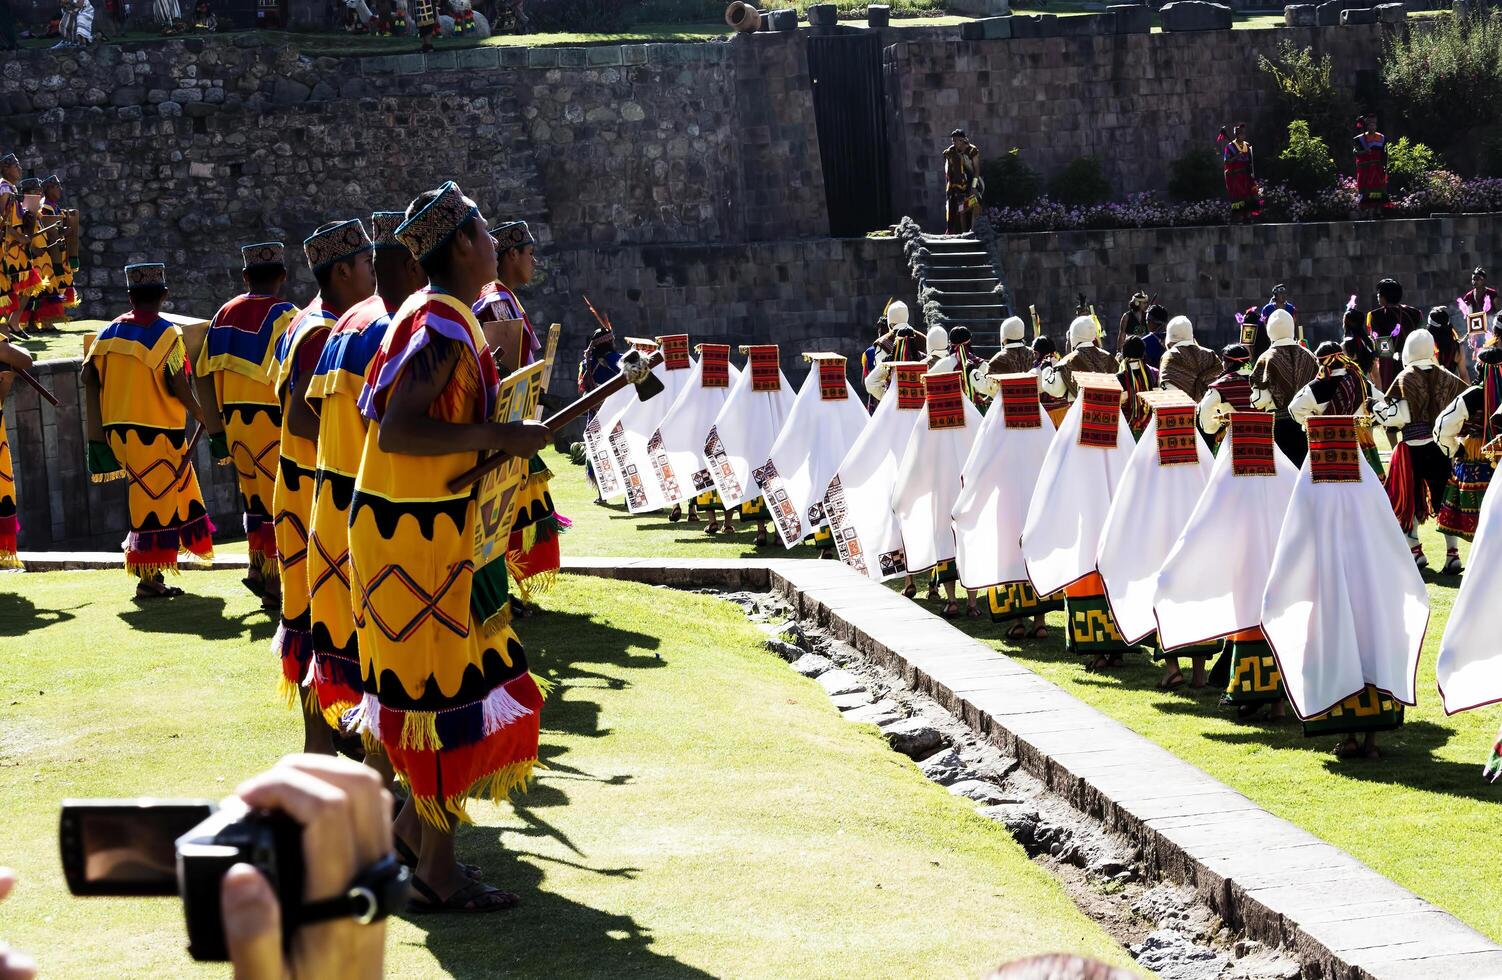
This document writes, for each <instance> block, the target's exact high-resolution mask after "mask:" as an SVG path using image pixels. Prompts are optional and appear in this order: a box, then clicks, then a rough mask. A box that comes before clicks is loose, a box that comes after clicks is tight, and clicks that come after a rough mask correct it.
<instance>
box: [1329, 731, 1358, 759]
mask: <svg viewBox="0 0 1502 980" xmlns="http://www.w3.org/2000/svg"><path fill="white" fill-rule="evenodd" d="M1332 751H1333V752H1334V753H1335V758H1337V759H1354V758H1355V757H1356V756H1358V755H1362V754H1363V750H1362V748H1361V744H1360V743H1359V742H1357V741H1356V737H1355V736H1354V735H1353V736H1351V737H1350V738H1348V739H1346V740H1345V741H1343V742H1337V743H1336V744H1335V748H1334V749H1333V750H1332Z"/></svg>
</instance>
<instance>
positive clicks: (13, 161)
mask: <svg viewBox="0 0 1502 980" xmlns="http://www.w3.org/2000/svg"><path fill="white" fill-rule="evenodd" d="M20 165H21V159H20V158H19V157H17V156H16V155H15V154H14V153H7V154H5V156H3V157H0V167H19V166H20Z"/></svg>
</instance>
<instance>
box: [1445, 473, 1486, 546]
mask: <svg viewBox="0 0 1502 980" xmlns="http://www.w3.org/2000/svg"><path fill="white" fill-rule="evenodd" d="M1492 473H1493V467H1492V464H1491V463H1488V462H1487V461H1486V460H1484V459H1477V460H1469V459H1463V460H1461V461H1460V462H1458V463H1455V464H1454V465H1453V466H1452V467H1451V469H1450V482H1449V483H1447V484H1446V485H1445V500H1444V503H1443V504H1442V505H1441V506H1440V509H1439V518H1438V523H1439V529H1440V531H1442V532H1443V533H1445V534H1453V535H1456V536H1457V537H1461V538H1465V539H1466V540H1467V541H1469V540H1471V538H1473V537H1475V535H1476V522H1477V520H1478V519H1479V518H1480V516H1481V498H1482V497H1483V496H1485V494H1486V488H1487V485H1488V484H1490V483H1491V482H1492Z"/></svg>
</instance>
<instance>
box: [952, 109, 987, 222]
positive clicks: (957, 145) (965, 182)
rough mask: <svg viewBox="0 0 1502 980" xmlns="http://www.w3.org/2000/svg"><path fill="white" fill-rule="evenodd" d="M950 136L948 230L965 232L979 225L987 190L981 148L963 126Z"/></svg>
mask: <svg viewBox="0 0 1502 980" xmlns="http://www.w3.org/2000/svg"><path fill="white" fill-rule="evenodd" d="M949 139H950V144H949V146H948V147H946V148H945V150H944V188H945V198H944V230H945V232H946V233H948V234H950V235H963V234H967V233H968V232H969V231H970V229H971V228H973V227H975V216H976V215H977V214H979V213H980V199H981V193H982V192H983V191H984V190H985V187H984V185H983V184H982V183H981V179H980V148H979V147H977V146H976V145H975V144H974V143H972V142H970V139H969V138H968V137H967V136H966V135H965V131H964V130H963V129H956V130H955V131H954V132H952V133H950V134H949Z"/></svg>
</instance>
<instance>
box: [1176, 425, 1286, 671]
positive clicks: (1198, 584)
mask: <svg viewBox="0 0 1502 980" xmlns="http://www.w3.org/2000/svg"><path fill="white" fill-rule="evenodd" d="M1273 471H1274V472H1273V473H1272V474H1271V475H1268V476H1237V475H1236V474H1235V472H1234V471H1233V470H1232V468H1231V440H1230V439H1229V438H1228V439H1227V440H1226V441H1225V443H1224V444H1223V445H1222V447H1221V451H1220V455H1218V456H1217V457H1216V458H1215V466H1214V468H1213V469H1212V470H1211V471H1210V482H1209V483H1208V484H1206V485H1205V492H1204V493H1203V494H1201V495H1200V499H1199V503H1198V504H1197V505H1196V506H1195V508H1194V513H1193V514H1191V515H1190V517H1189V523H1187V524H1186V525H1184V531H1183V533H1182V534H1180V535H1179V539H1178V541H1176V542H1174V546H1173V550H1172V551H1170V552H1169V553H1168V558H1167V559H1166V560H1165V561H1164V562H1163V569H1162V571H1160V572H1159V573H1158V590H1157V599H1156V600H1155V601H1154V603H1153V611H1154V612H1155V613H1156V614H1157V619H1158V642H1159V643H1161V644H1162V645H1163V649H1165V650H1172V649H1173V648H1174V647H1180V646H1188V645H1191V644H1195V643H1206V642H1209V641H1210V640H1214V639H1216V638H1218V637H1225V636H1230V635H1231V634H1232V633H1240V632H1241V631H1242V630H1249V629H1253V628H1255V627H1256V626H1257V625H1258V624H1259V623H1260V622H1261V621H1262V592H1263V589H1264V588H1265V587H1266V586H1267V575H1268V570H1269V569H1270V568H1271V567H1272V563H1273V549H1274V548H1276V547H1277V545H1278V531H1279V530H1280V529H1281V528H1282V526H1283V515H1284V514H1285V513H1287V511H1288V498H1289V497H1291V496H1292V495H1293V486H1294V483H1295V482H1296V481H1297V480H1298V478H1299V471H1298V470H1297V469H1296V468H1295V467H1294V465H1293V464H1292V463H1290V462H1289V461H1288V457H1287V456H1284V455H1283V451H1282V450H1281V449H1279V448H1278V447H1277V446H1273Z"/></svg>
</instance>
